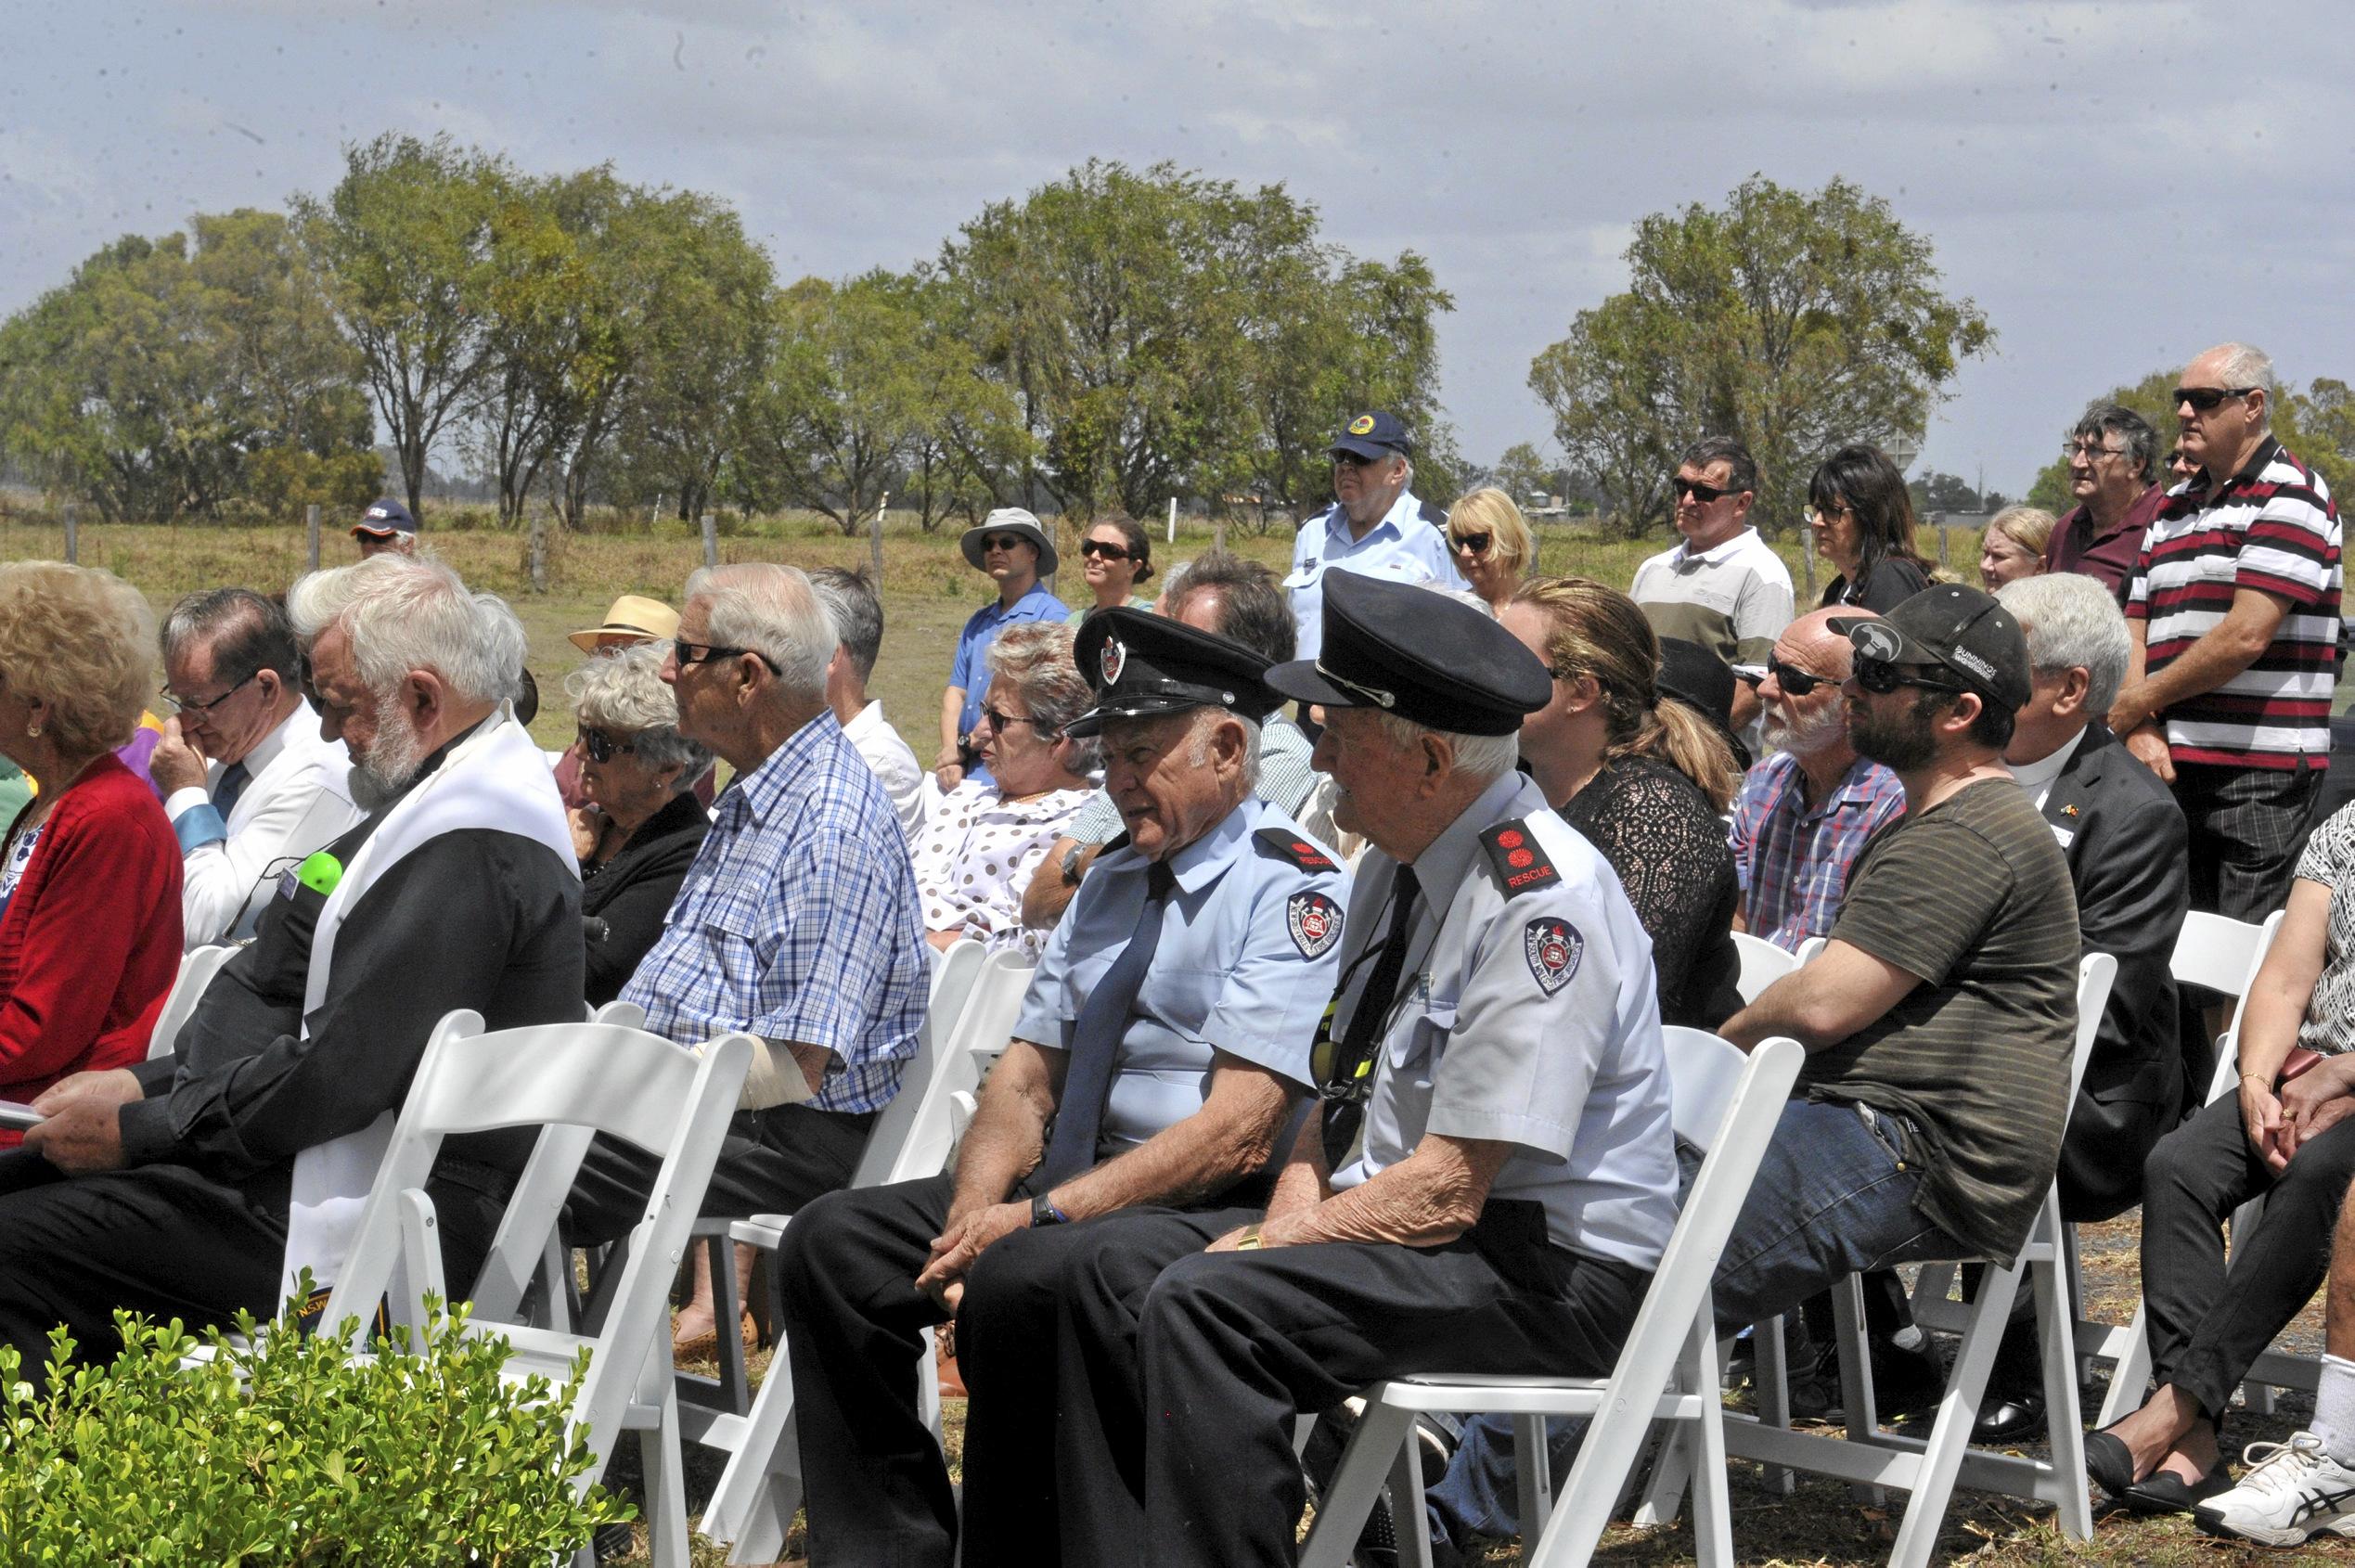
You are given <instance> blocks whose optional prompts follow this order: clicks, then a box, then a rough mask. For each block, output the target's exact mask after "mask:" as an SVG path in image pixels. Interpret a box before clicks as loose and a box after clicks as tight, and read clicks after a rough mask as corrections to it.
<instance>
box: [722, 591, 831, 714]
mask: <svg viewBox="0 0 2355 1568" xmlns="http://www.w3.org/2000/svg"><path fill="white" fill-rule="evenodd" d="M697 599H701V600H702V601H704V603H705V605H706V606H708V609H707V610H705V612H704V631H705V635H707V636H709V637H710V638H711V639H712V641H714V642H715V643H719V644H721V645H723V646H725V647H728V648H743V649H751V650H752V651H753V652H754V653H757V654H759V655H760V656H761V657H762V658H764V659H766V660H767V661H768V667H769V668H770V669H772V670H774V671H776V672H777V679H778V684H779V686H781V687H783V688H784V690H785V694H786V695H787V696H788V697H791V698H792V699H793V700H795V701H798V702H820V701H823V700H825V698H826V665H827V663H828V662H829V661H830V660H831V659H832V658H833V657H834V649H835V647H836V646H837V645H838V644H839V643H840V642H841V641H842V638H841V637H840V636H838V635H837V634H836V632H835V629H834V618H833V617H832V616H830V615H829V614H827V612H826V606H825V604H824V603H823V602H822V601H821V600H820V599H819V598H818V597H817V590H816V589H814V588H813V587H811V585H810V581H809V577H808V575H807V574H806V573H805V572H803V571H802V569H801V568H800V567H797V566H779V565H778V564H777V563H776V562H774V561H765V560H759V561H742V562H739V563H737V564H735V565H732V566H706V567H701V568H699V569H698V570H697V571H696V572H695V574H694V575H693V576H691V577H689V578H688V580H687V600H688V603H689V604H692V603H693V602H694V601H695V600H697Z"/></svg>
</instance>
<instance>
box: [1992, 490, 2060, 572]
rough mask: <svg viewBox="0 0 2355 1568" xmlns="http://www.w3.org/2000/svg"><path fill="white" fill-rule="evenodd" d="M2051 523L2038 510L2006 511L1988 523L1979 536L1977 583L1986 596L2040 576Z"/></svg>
mask: <svg viewBox="0 0 2355 1568" xmlns="http://www.w3.org/2000/svg"><path fill="white" fill-rule="evenodd" d="M2054 523H2055V519H2054V518H2053V514H2052V513H2051V512H2048V511H2046V510H2045V509H2044V508H2041V507H2006V508H2003V509H2002V510H2001V511H2000V512H1998V513H1996V514H1995V515H1994V516H1993V517H1991V518H1989V519H1988V520H1987V532H1985V533H1982V534H1980V535H1979V581H1981V582H1982V583H1985V584H1986V585H1987V591H1988V593H1993V592H1995V590H1996V589H1998V588H2000V587H2001V586H2002V585H2004V584H2006V583H2016V582H2018V581H2019V580H2020V579H2021V578H2023V577H2034V576H2037V575H2039V574H2040V573H2041V572H2043V570H2044V548H2045V546H2048V545H2050V544H2051V543H2052V542H2053V526H2054Z"/></svg>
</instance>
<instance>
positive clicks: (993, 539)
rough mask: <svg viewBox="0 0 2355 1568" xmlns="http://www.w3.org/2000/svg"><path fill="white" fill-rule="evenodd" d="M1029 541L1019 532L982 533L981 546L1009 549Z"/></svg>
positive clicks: (986, 548) (985, 548)
mask: <svg viewBox="0 0 2355 1568" xmlns="http://www.w3.org/2000/svg"><path fill="white" fill-rule="evenodd" d="M1029 543H1030V541H1029V540H1027V539H1025V538H1023V536H1022V535H1021V534H1019V533H984V534H983V535H982V548H983V549H984V550H1010V549H1012V548H1013V547H1014V546H1017V545H1027V544H1029ZM1081 547H1082V548H1083V549H1084V548H1086V546H1081Z"/></svg>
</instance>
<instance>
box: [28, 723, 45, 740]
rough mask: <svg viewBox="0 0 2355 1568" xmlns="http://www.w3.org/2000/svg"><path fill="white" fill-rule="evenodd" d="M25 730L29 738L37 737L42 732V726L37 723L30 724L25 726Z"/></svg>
mask: <svg viewBox="0 0 2355 1568" xmlns="http://www.w3.org/2000/svg"><path fill="white" fill-rule="evenodd" d="M24 732H25V734H26V736H27V737H29V738H37V737H38V736H39V735H40V733H41V726H39V725H37V724H29V725H27V726H24Z"/></svg>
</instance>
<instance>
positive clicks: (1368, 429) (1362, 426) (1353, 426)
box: [1349, 414, 1373, 435]
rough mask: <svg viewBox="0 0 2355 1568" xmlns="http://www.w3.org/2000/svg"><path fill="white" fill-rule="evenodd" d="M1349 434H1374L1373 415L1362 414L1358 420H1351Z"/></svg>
mask: <svg viewBox="0 0 2355 1568" xmlns="http://www.w3.org/2000/svg"><path fill="white" fill-rule="evenodd" d="M1349 433H1350V434H1351V435H1371V434H1373V416H1372V415H1371V414H1360V415H1358V417H1357V418H1354V419H1352V420H1350V421H1349Z"/></svg>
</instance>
